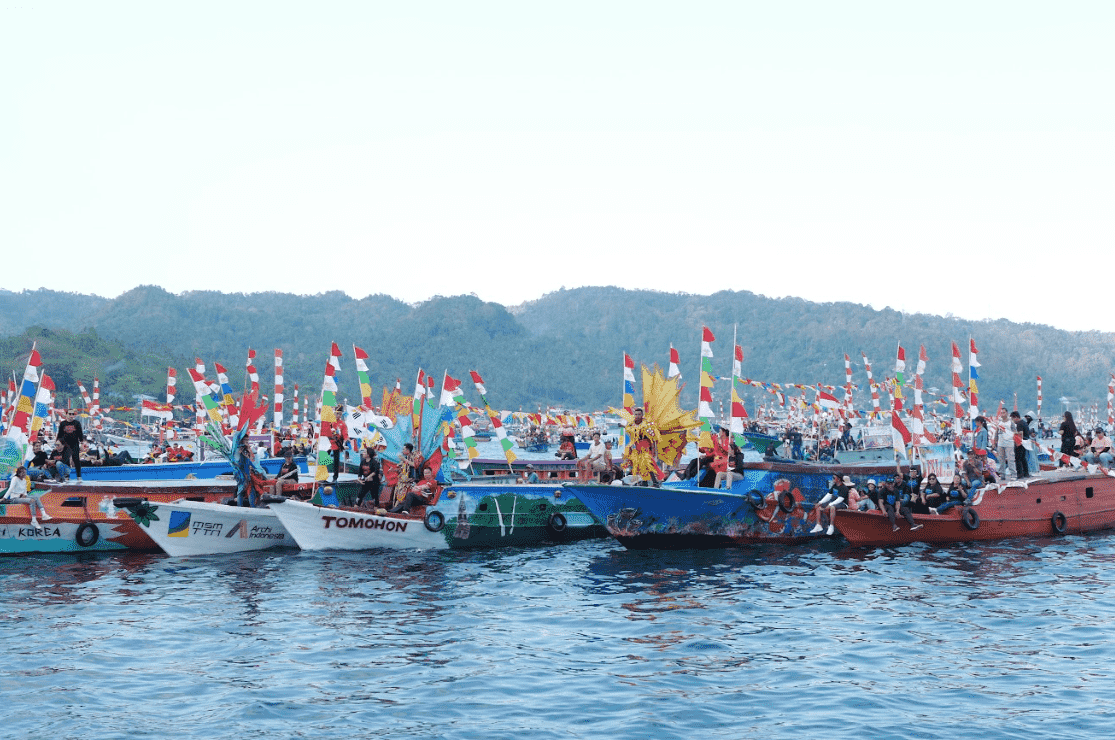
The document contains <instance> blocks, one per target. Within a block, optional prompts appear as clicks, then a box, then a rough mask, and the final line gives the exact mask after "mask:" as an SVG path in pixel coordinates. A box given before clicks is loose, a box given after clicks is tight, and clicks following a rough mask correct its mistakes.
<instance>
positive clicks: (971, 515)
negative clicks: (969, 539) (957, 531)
mask: <svg viewBox="0 0 1115 740" xmlns="http://www.w3.org/2000/svg"><path fill="white" fill-rule="evenodd" d="M960 521H961V522H963V523H964V528H965V529H979V513H978V512H977V511H976V510H975V509H973V508H971V507H968V508H967V509H965V510H964V513H963V514H962V515H961V516H960Z"/></svg>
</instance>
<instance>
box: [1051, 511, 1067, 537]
mask: <svg viewBox="0 0 1115 740" xmlns="http://www.w3.org/2000/svg"><path fill="white" fill-rule="evenodd" d="M1050 522H1051V523H1052V524H1053V531H1054V532H1056V533H1057V534H1064V533H1065V531H1066V530H1067V529H1068V528H1069V519H1068V517H1067V516H1065V515H1064V514H1062V513H1061V512H1059V511H1055V512H1053V516H1052V518H1051V519H1050Z"/></svg>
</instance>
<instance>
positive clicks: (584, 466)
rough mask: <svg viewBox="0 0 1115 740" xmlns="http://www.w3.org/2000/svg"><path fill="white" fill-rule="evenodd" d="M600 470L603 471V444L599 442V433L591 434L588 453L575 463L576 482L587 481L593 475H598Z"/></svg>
mask: <svg viewBox="0 0 1115 740" xmlns="http://www.w3.org/2000/svg"><path fill="white" fill-rule="evenodd" d="M602 470H604V443H603V442H601V441H600V432H593V433H592V444H590V445H589V448H588V453H587V454H586V455H585V456H584V457H582V458H581V459H580V460H578V461H577V480H579V481H581V482H584V481H587V480H588V479H589V477H591V476H592V475H593V474H599V473H600V471H602Z"/></svg>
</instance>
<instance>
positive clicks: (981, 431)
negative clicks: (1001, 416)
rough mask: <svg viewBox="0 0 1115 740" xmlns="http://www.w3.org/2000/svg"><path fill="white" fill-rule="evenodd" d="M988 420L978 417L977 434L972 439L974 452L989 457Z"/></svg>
mask: <svg viewBox="0 0 1115 740" xmlns="http://www.w3.org/2000/svg"><path fill="white" fill-rule="evenodd" d="M987 445H988V440H987V419H986V418H985V417H983V416H977V417H976V433H975V436H974V437H973V439H972V450H973V451H974V452H975V453H976V454H977V455H979V456H980V458H985V457H987Z"/></svg>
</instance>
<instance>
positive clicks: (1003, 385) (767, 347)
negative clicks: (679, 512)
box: [0, 286, 1115, 417]
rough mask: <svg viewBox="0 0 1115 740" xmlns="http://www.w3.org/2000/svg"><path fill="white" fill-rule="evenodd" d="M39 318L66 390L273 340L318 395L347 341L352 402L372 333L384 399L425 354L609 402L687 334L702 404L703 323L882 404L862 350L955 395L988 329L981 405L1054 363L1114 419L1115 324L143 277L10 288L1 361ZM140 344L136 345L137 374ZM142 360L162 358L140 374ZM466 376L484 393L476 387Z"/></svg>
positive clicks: (719, 359)
mask: <svg viewBox="0 0 1115 740" xmlns="http://www.w3.org/2000/svg"><path fill="white" fill-rule="evenodd" d="M32 326H39V327H48V328H50V329H52V330H56V331H55V332H54V333H53V336H52V342H54V343H55V345H57V343H58V342H63V343H65V342H69V343H71V344H72V345H73V346H74V347H75V348H76V347H84V348H85V354H86V358H85V359H84V362H85V365H84V366H83V367H82V368H80V369H69V370H67V371H62V368H57V370H59V372H55V373H52V374H53V375H56V376H57V377H59V378H60V380H61V382H60V385H59V390H60V394H61V395H62V396H63V397H65V396H68V395H70V394H75V395H76V387H71V386H70V384H69V381H68V378H71V377H76V379H86V380H88V379H89V378H86V377H85V374H86V373H87V372H88V373H96V374H98V375H99V377H100V378H101V384H102V387H103V388H104V389H105V393H106V395H108V396H109V397H111V394H114V393H115V394H117V395H119V396H121V399H119V400H120V401H121V402H122V401H127V402H130V401H131V398H130V396H129V394H131V393H135V392H144V393H148V394H150V395H153V396H161V395H162V394H163V393H164V391H165V388H163V383H164V381H165V370H166V366H167V365H171V364H173V365H175V366H176V367H178V368H179V372H180V375H181V380H180V381H179V384H180V388H181V389H182V392H183V393H188V390H187V389H186V388H185V387H183V384H185V383H187V382H188V381H187V380H186V374H185V372H184V371H185V367H186V366H188V365H192V362H193V358H194V357H195V356H198V357H201V358H202V359H203V360H204V361H205V362H206V364H207V365H208V366H209V368H210V370H211V369H212V363H213V362H214V361H216V362H220V363H222V364H223V365H225V366H226V367H227V368H228V369H229V375H230V379H231V381H232V384H233V386H234V388H240V387H242V386H243V384H244V365H245V360H246V357H247V351H248V348H249V347H252V348H255V349H256V351H257V353H258V356H257V359H256V367H257V368H258V369H259V372H260V376H261V381H262V382H263V385H264V387H265V388H267V387H268V385H269V384H270V382H271V377H272V366H271V362H272V361H271V357H272V350H273V349H274V348H276V347H278V348H281V349H283V351H284V357H285V371H286V373H285V374H286V385H287V387H288V391H287V398H288V399H289V398H290V397H291V392H290V388H291V386H293V384H294V383H298V384H299V385H300V386H301V387H302V389H303V391H302V392H303V395H305V394H306V392H307V389H309V391H310V393H311V394H313V395H316V393H317V391H318V390H319V389H320V385H321V375H322V369H323V368H324V365H325V361H326V357H327V354H328V349H329V344H330V342H332V341H336V342H337V343H338V344H339V345H340V346H341V349H342V350H343V351H344V353H345V356H344V358H343V359H342V375H341V382H340V389H341V395H342V396H346V397H348V398H349V400H350V401H354V400H356V399H357V398H358V397H359V389H358V386H357V383H356V377H355V372H354V367H353V360H352V345H353V344H356V345H358V346H360V347H362V348H363V349H365V350H366V351H367V352H368V353H369V355H370V356H371V359H370V360H369V361H368V366H369V371H370V373H369V374H370V375H371V379H372V383H373V386H374V387H375V388H376V393H375V397H376V400H377V401H378V398H379V389H380V388H381V387H382V386H383V385H389V384H393V383H394V381H395V378H397V377H398V378H402V384H403V388H404V389H405V390H406V391H407V392H409V391H411V390H412V389H413V384H414V376H415V373H416V371H417V368H418V367H422V368H424V369H425V370H426V371H427V372H430V373H432V374H433V375H434V376H436V377H437V378H438V380H439V387H440V376H441V374H442V373H443V372H444V371H445V370H446V369H448V370H449V372H450V374H452V375H453V376H454V377H458V378H465V379H467V372H468V370H470V369H475V370H477V371H479V372H480V373H481V375H483V376H484V379H485V381H487V386H488V391H489V400H491V402H492V403H493V404H494V405H496V406H499V407H501V408H513V409H517V408H520V407H522V408H524V409H527V410H534V409H536V408H537V406H538V405H539V404H543V405H549V404H552V405H557V406H562V407H571V408H578V409H595V408H604V407H606V406H608V405H618V404H619V402H620V392H621V388H622V367H621V357H622V353H623V352H627V353H629V354H631V355H632V356H633V357H634V358H635V360H636V361H637V362H641V363H646V364H653V363H656V362H657V363H658V364H660V365H662V366H663V367H665V364H666V362H667V361H668V351H669V346H670V344H671V343H672V344H673V345H674V347H675V348H677V350H678V352H679V354H680V355H681V371H682V374H683V377H684V378H685V379H686V381H687V388H686V392H685V395H684V396H683V401H684V402H685V403H687V404H688V405H691V406H695V405H696V378H697V372H698V367H699V359H700V358H699V351H700V330H701V327H702V326H708V327H709V328H710V329H711V330H712V331H713V332H714V333H715V334H716V342H714V343H713V353H714V355H715V356H714V358H713V369H714V372H715V373H717V374H719V375H723V376H726V375H728V374H730V372H731V344H732V335H733V330H735V331H736V332H737V341H738V343H739V344H740V345H741V346H742V347H743V352H744V356H745V359H744V363H743V372H744V375H746V376H748V377H751V378H754V379H757V380H765V381H773V382H779V383H803V384H813V383H825V384H828V385H842V384H843V383H844V361H843V357H844V354H845V353H847V354H849V355H850V356H851V357H852V360H853V372H854V375H853V382H854V383H856V384H857V385H858V386H859V390H858V391H857V396H858V399H860V400H857V406H859V407H863V406H864V405H867V404H869V401H868V397H869V391H868V390H867V388H866V376H865V374H864V372H863V363H862V358H861V356H860V353H861V352H865V353H866V354H867V357H868V359H869V360H870V361H871V362H872V369H873V371H874V375H875V378H876V380H878V379H880V378H882V377H883V376H885V375H890V374H893V372H894V359H895V351H896V348H897V346H898V344H899V343H900V342H901V344H902V346H903V347H904V348H905V349H906V356H907V368H908V372H907V374H908V375H909V374H911V373H912V371H913V369H914V367H915V365H916V360H917V353H918V347H919V345H924V346H925V348H926V351H927V353H928V356H929V363H928V370H927V373H926V382H925V385H926V387H927V389H930V388H937V389H939V390H940V392H941V393H947V390H948V388H949V387H950V386H951V376H950V371H949V363H950V354H951V350H950V347H951V344H950V343H951V342H953V341H956V342H957V343H958V344H959V345H960V348H961V352H962V357H963V359H964V361H965V380H966V368H967V343H968V338H969V336H970V337H972V338H974V339H975V342H976V345H977V347H978V349H979V351H980V354H979V360H980V362H981V364H982V367H981V368H980V370H979V374H980V381H979V387H980V392H981V400H982V404H981V405H982V406H983V407H984V408H988V407H992V406H993V405H994V404H995V403H997V402H998V401H999V400H1000V399H1002V400H1004V401H1006V402H1007V403H1008V404H1011V405H1013V394H1014V393H1015V392H1017V394H1018V403H1019V406H1020V408H1022V409H1023V410H1028V409H1030V408H1032V407H1034V405H1035V395H1036V388H1035V378H1036V376H1037V375H1041V376H1042V378H1043V381H1044V384H1043V395H1044V399H1045V413H1044V416H1046V417H1049V416H1052V415H1055V414H1056V413H1057V412H1059V411H1060V410H1061V409H1062V406H1061V404H1060V403H1059V401H1058V399H1059V398H1060V397H1062V396H1067V397H1071V398H1073V399H1076V400H1074V401H1073V403H1072V405H1070V408H1075V407H1076V406H1078V405H1079V404H1080V403H1089V404H1090V403H1096V404H1099V406H1100V409H1101V414H1102V413H1103V412H1104V410H1105V409H1106V388H1107V382H1108V379H1109V378H1110V374H1111V372H1112V371H1113V370H1115V335H1112V334H1108V333H1101V332H1067V331H1061V330H1058V329H1053V328H1050V327H1047V326H1040V325H1034V324H1014V323H1011V322H1008V321H965V320H960V319H954V318H944V317H939V316H929V315H924V314H903V313H900V312H898V311H894V310H890V309H884V310H881V311H876V310H874V309H871V308H868V307H865V306H860V305H855V304H851V303H835V304H834V303H824V304H822V303H811V302H809V301H805V300H801V299H797V298H782V299H771V298H766V297H763V296H759V295H755V294H753V293H748V292H721V293H716V294H713V295H711V296H697V295H685V294H672V293H659V292H653V291H632V290H624V289H620V288H611V287H609V288H578V289H574V290H562V291H559V292H556V293H550V294H547V295H545V296H543V297H541V298H539V299H538V300H536V301H531V302H529V303H526V304H523V305H521V306H515V307H511V308H506V307H504V306H501V305H499V304H495V303H488V302H484V301H481V300H479V299H478V298H476V297H473V296H454V297H440V296H439V297H435V298H433V299H431V300H429V301H426V302H423V303H421V304H418V305H414V306H411V305H408V304H405V303H403V302H401V301H398V300H396V299H394V298H391V297H389V296H385V295H373V296H368V297H366V298H363V299H360V300H356V299H353V298H351V297H349V296H347V295H345V294H343V293H340V292H332V293H326V294H323V295H315V296H296V295H288V294H280V293H257V294H250V295H245V294H222V293H213V292H191V293H185V294H181V295H174V294H171V293H168V292H166V291H164V290H162V289H161V288H157V287H151V286H143V287H139V288H136V289H134V290H132V291H129V292H128V293H125V294H124V295H122V296H120V297H119V298H115V299H105V298H100V297H97V296H82V295H75V294H69V293H58V292H53V291H46V290H39V291H26V292H23V293H11V292H5V291H0V329H2V333H3V335H4V336H6V337H7V339H6V340H5V341H4V342H3V344H2V345H0V349H2V351H3V356H2V357H0V360H2V361H3V362H4V364H5V368H6V369H8V370H11V371H14V372H15V373H16V374H17V375H19V374H20V373H22V370H23V368H22V364H21V362H22V360H23V359H25V357H26V352H27V351H28V350H29V349H30V345H31V341H32V340H33V339H34V338H35V337H36V336H42V332H41V331H40V330H37V329H36V330H31V329H30V327H32ZM86 330H92V331H86ZM67 332H68V333H69V334H67ZM102 345H104V346H103V347H102ZM109 345H111V347H110V346H109ZM98 347H100V349H97V348H98ZM123 351H126V352H130V353H132V354H131V355H128V358H127V359H128V363H130V364H128V365H127V366H128V368H129V370H128V372H127V373H126V376H125V374H124V373H123V372H122V370H121V368H122V367H124V366H122V365H121V360H122V355H121V354H120V353H121V352H123ZM43 359H44V362H45V363H47V365H48V366H49V365H50V364H51V363H54V364H55V365H57V364H58V363H60V362H67V363H68V362H71V361H74V356H73V354H67V355H66V359H65V360H63V359H61V358H59V357H51V356H49V354H44V358H43ZM136 363H140V364H146V365H150V366H151V367H149V368H147V371H146V372H137V370H136V369H135V367H136ZM465 388H466V389H467V395H468V396H469V397H470V398H472V399H473V400H477V399H476V398H475V395H474V394H473V393H472V390H471V385H470V384H469V383H465ZM726 393H727V391H726V385H723V384H718V386H717V398H720V397H721V396H725V397H726ZM837 395H838V396H839V395H840V394H837ZM757 397H758V396H757V395H753V396H752V398H753V399H754V398H757ZM810 398H812V396H810Z"/></svg>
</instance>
